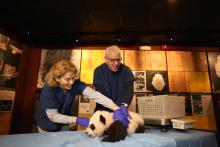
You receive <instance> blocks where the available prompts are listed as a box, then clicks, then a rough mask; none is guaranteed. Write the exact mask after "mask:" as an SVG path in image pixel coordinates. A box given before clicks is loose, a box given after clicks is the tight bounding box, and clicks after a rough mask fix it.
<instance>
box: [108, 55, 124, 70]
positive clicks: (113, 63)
mask: <svg viewBox="0 0 220 147" xmlns="http://www.w3.org/2000/svg"><path fill="white" fill-rule="evenodd" d="M121 60H122V58H121V55H120V54H109V55H106V56H105V63H106V64H107V65H108V68H109V69H110V70H111V71H113V72H116V71H118V69H119V67H120V64H121Z"/></svg>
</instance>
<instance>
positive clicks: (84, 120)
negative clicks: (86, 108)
mask: <svg viewBox="0 0 220 147" xmlns="http://www.w3.org/2000/svg"><path fill="white" fill-rule="evenodd" d="M76 124H77V125H80V126H81V127H84V128H87V127H88V126H89V118H86V117H77V118H76Z"/></svg>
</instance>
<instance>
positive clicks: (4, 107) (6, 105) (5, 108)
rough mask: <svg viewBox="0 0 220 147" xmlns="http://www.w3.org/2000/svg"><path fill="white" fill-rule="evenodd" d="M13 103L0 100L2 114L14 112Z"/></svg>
mask: <svg viewBox="0 0 220 147" xmlns="http://www.w3.org/2000/svg"><path fill="white" fill-rule="evenodd" d="M12 106H13V101H12V100H0V110H1V112H12Z"/></svg>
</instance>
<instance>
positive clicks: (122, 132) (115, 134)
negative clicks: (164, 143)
mask: <svg viewBox="0 0 220 147" xmlns="http://www.w3.org/2000/svg"><path fill="white" fill-rule="evenodd" d="M129 114H130V116H131V119H130V123H129V126H128V128H127V129H126V128H125V127H124V125H123V124H122V122H121V121H119V120H115V121H113V119H112V116H113V113H112V112H108V111H96V112H95V113H94V114H93V115H92V117H91V118H90V121H89V126H88V127H87V128H86V130H85V132H86V134H87V135H88V136H90V137H102V135H104V134H105V135H107V136H106V137H104V138H103V139H102V141H105V142H116V141H120V140H124V139H125V137H126V135H129V134H132V133H143V132H144V131H145V126H144V119H143V118H142V117H141V116H140V115H139V114H137V113H134V112H129Z"/></svg>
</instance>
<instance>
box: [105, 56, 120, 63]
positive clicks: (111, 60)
mask: <svg viewBox="0 0 220 147" xmlns="http://www.w3.org/2000/svg"><path fill="white" fill-rule="evenodd" d="M105 58H106V59H108V60H109V61H110V62H111V63H115V62H117V63H120V62H121V60H122V58H118V59H110V58H108V57H107V56H105Z"/></svg>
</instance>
